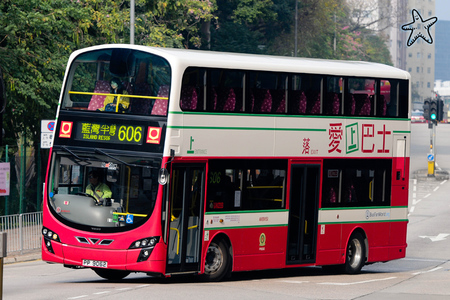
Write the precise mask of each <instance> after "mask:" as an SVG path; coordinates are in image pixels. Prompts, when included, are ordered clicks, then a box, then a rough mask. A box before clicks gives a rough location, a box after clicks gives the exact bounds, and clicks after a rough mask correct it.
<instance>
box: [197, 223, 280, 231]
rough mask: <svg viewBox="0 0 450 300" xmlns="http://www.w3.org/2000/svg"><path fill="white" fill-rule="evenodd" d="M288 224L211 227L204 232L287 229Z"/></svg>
mask: <svg viewBox="0 0 450 300" xmlns="http://www.w3.org/2000/svg"><path fill="white" fill-rule="evenodd" d="M287 226H288V224H274V225H254V226H252V225H249V226H235V227H211V228H205V230H225V229H248V228H267V227H287Z"/></svg>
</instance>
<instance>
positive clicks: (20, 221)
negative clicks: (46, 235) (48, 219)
mask: <svg viewBox="0 0 450 300" xmlns="http://www.w3.org/2000/svg"><path fill="white" fill-rule="evenodd" d="M41 230H42V212H34V213H25V214H17V215H9V216H0V231H2V232H6V233H7V239H8V242H7V254H10V253H12V252H20V254H22V253H23V252H24V251H27V250H33V249H39V248H41V236H42V233H41Z"/></svg>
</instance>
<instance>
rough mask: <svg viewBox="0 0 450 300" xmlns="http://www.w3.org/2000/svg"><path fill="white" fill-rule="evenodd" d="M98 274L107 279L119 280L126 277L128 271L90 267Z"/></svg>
mask: <svg viewBox="0 0 450 300" xmlns="http://www.w3.org/2000/svg"><path fill="white" fill-rule="evenodd" d="M92 270H94V272H95V273H97V275H98V276H100V277H102V278H105V279H108V280H121V279H123V278H125V277H127V276H128V275H129V274H130V272H128V271H121V270H111V269H97V268H95V269H92Z"/></svg>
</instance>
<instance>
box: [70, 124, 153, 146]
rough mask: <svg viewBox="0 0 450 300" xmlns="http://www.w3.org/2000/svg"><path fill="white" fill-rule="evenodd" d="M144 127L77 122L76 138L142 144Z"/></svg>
mask: <svg viewBox="0 0 450 300" xmlns="http://www.w3.org/2000/svg"><path fill="white" fill-rule="evenodd" d="M144 134H145V133H144V127H142V126H135V125H118V124H105V123H94V122H76V132H75V140H82V141H92V142H104V143H114V144H133V145H142V141H143V138H144Z"/></svg>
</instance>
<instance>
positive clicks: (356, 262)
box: [344, 232, 366, 274]
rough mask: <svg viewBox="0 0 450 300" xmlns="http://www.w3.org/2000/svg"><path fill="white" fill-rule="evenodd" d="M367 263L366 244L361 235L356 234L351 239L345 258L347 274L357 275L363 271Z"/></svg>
mask: <svg viewBox="0 0 450 300" xmlns="http://www.w3.org/2000/svg"><path fill="white" fill-rule="evenodd" d="M365 261H366V244H365V243H364V237H363V236H362V234H361V233H359V232H355V233H353V234H352V236H351V237H350V240H349V242H348V245H347V251H346V257H345V265H344V268H345V272H346V273H347V274H357V273H359V272H360V271H361V268H362V267H363V266H364V263H365Z"/></svg>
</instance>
